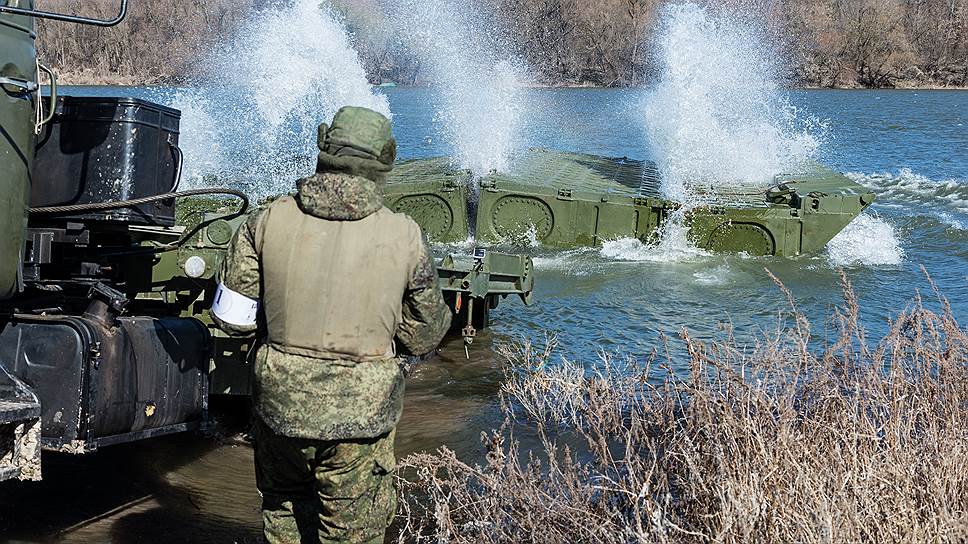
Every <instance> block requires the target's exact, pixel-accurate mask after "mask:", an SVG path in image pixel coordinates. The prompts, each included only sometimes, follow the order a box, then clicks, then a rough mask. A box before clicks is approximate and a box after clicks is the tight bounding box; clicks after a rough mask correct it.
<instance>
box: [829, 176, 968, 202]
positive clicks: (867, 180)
mask: <svg viewBox="0 0 968 544" xmlns="http://www.w3.org/2000/svg"><path fill="white" fill-rule="evenodd" d="M847 176H848V177H849V178H850V179H852V180H854V181H856V182H857V183H860V184H861V185H863V186H865V187H868V188H870V189H873V190H874V191H876V192H877V194H878V198H881V199H885V200H888V201H891V200H893V201H895V202H897V201H900V202H902V203H905V204H907V205H910V204H912V203H913V204H929V205H935V206H937V205H942V206H947V207H950V208H952V209H954V210H955V211H957V212H960V213H968V180H963V179H962V180H958V179H945V180H941V181H935V180H932V179H931V178H929V177H927V176H923V175H921V174H918V173H916V172H914V171H913V170H911V169H910V168H902V169H901V170H899V171H898V172H897V173H896V174H895V173H892V172H880V173H873V174H863V173H857V172H850V173H848V174H847Z"/></svg>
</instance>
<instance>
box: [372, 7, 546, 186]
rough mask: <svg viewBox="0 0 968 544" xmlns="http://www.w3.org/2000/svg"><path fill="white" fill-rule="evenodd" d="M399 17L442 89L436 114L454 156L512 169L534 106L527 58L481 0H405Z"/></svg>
mask: <svg viewBox="0 0 968 544" xmlns="http://www.w3.org/2000/svg"><path fill="white" fill-rule="evenodd" d="M394 4H395V5H394V7H393V8H392V13H391V16H392V17H391V20H392V22H393V24H395V25H397V26H398V27H399V33H400V34H401V35H402V36H404V37H405V40H406V45H407V46H408V47H409V48H410V49H411V50H412V51H413V52H414V53H415V54H416V55H417V56H418V57H419V58H420V60H421V67H422V68H425V69H426V75H427V77H428V78H429V79H430V80H431V83H432V85H433V89H434V94H435V96H436V108H437V115H436V117H435V118H436V120H437V121H438V122H439V123H440V125H441V127H440V128H441V129H442V132H443V134H444V135H445V137H446V138H447V140H448V141H449V143H450V144H451V146H452V147H453V149H454V156H453V159H454V162H455V164H456V165H457V166H459V167H461V168H466V169H468V170H470V171H471V172H472V173H473V174H474V175H475V176H476V177H479V176H483V175H486V174H488V173H490V172H491V171H498V172H504V171H507V170H508V169H509V168H510V166H511V161H512V159H513V156H514V154H515V153H516V152H518V151H520V150H521V149H522V148H523V145H524V144H523V139H522V131H523V129H524V128H525V121H526V120H527V117H528V113H529V111H530V105H529V100H528V93H527V89H526V86H527V85H528V83H529V81H530V78H529V75H528V70H527V69H526V68H525V65H524V63H523V62H522V61H521V60H520V59H518V58H516V57H514V56H513V55H511V54H510V53H508V51H510V50H511V48H510V47H509V46H508V45H507V44H503V43H501V40H500V38H499V37H497V36H496V32H495V31H494V28H493V24H492V23H489V22H487V21H486V19H485V16H484V14H483V13H481V12H480V8H479V4H477V3H473V2H470V0H449V1H440V0H399V1H398V2H395V3H394Z"/></svg>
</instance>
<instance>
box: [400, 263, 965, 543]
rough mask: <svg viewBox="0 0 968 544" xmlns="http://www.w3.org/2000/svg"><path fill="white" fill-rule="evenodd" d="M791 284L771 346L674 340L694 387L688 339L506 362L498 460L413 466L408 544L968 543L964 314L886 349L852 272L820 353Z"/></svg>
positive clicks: (407, 464)
mask: <svg viewBox="0 0 968 544" xmlns="http://www.w3.org/2000/svg"><path fill="white" fill-rule="evenodd" d="M774 280H775V281H776V282H777V285H778V287H779V290H780V291H781V293H782V294H783V295H785V296H786V297H787V299H788V303H789V306H788V309H789V311H790V315H789V317H787V318H786V319H785V320H781V322H780V323H779V326H778V327H777V328H776V329H775V331H774V332H771V333H766V334H765V335H764V337H763V338H762V339H761V340H760V342H758V343H757V344H756V346H755V347H753V348H750V347H748V346H744V345H740V344H738V343H737V342H736V340H735V339H733V337H732V334H731V331H730V330H727V331H725V332H724V333H723V335H722V337H721V339H720V340H715V341H702V340H699V339H697V338H695V337H693V336H692V335H691V334H689V333H688V332H687V331H686V330H683V331H682V332H681V334H680V338H679V339H678V341H675V340H671V339H670V340H669V341H668V342H671V343H681V344H683V345H684V346H685V347H686V348H687V351H688V359H689V360H688V366H689V368H690V369H691V371H690V372H689V374H688V375H681V374H678V375H677V374H671V373H669V372H668V369H669V368H676V367H681V366H683V364H682V361H675V360H672V359H674V358H675V356H671V355H669V354H668V353H669V352H668V343H667V344H666V345H665V346H662V345H657V346H656V347H655V350H654V351H653V352H652V355H651V356H649V357H646V358H643V359H631V358H630V359H626V360H618V359H614V358H612V357H610V356H608V355H604V354H603V355H602V356H601V359H600V360H599V361H598V362H597V363H585V364H582V363H579V362H571V361H567V360H564V361H557V360H555V359H556V357H555V355H554V342H553V341H552V342H550V343H549V345H548V346H547V347H545V348H542V347H541V346H531V345H525V346H521V347H517V348H510V349H506V350H505V354H506V358H507V360H508V363H509V367H508V370H507V371H506V381H505V382H504V383H503V384H502V386H501V401H502V406H503V407H504V410H505V416H506V418H505V423H504V425H503V426H502V427H501V428H500V429H498V430H494V431H491V433H489V434H485V435H482V439H483V442H484V447H485V449H486V450H487V455H486V462H485V463H484V464H479V463H477V462H476V461H471V462H468V461H465V460H463V459H461V458H460V456H458V455H456V454H455V453H454V452H452V451H450V450H448V449H447V448H442V449H440V450H438V451H437V452H433V453H421V454H416V455H413V456H410V457H409V458H407V459H405V460H404V461H403V463H402V464H403V467H404V470H403V473H402V474H403V477H404V482H405V485H404V497H405V499H406V500H404V501H401V504H402V505H403V510H402V512H401V516H402V518H403V519H402V520H400V526H401V527H402V531H403V533H404V534H403V537H402V538H401V541H402V542H473V543H494V544H497V543H504V542H520V543H535V544H537V543H565V542H594V543H603V544H604V543H615V544H618V543H625V542H633V541H634V542H670V543H693V542H728V543H732V542H736V543H739V542H802V543H817V544H819V543H825V542H861V541H863V542H885V543H887V542H891V543H893V542H914V543H921V542H923V543H928V542H932V543H933V542H939V541H950V542H963V541H965V539H966V538H968V472H965V471H964V470H963V467H964V466H965V463H968V449H966V448H965V443H964V438H965V436H966V433H968V425H966V422H968V332H966V331H965V330H964V329H962V328H961V327H960V325H959V324H958V322H957V320H956V319H955V316H954V315H953V314H952V313H951V310H950V307H949V306H948V305H947V301H945V300H944V299H943V298H942V297H941V296H940V295H938V296H937V297H936V304H935V307H934V308H933V309H932V308H928V307H926V306H925V305H924V303H923V302H922V300H921V298H920V297H918V299H917V300H916V301H914V302H913V303H912V304H911V305H910V306H908V307H907V308H906V309H905V310H903V311H901V312H900V314H899V315H897V316H896V318H895V319H894V322H893V325H892V327H891V331H890V332H889V334H888V335H887V336H886V337H884V338H883V339H882V340H881V341H880V342H871V341H870V339H869V338H868V337H867V335H866V333H865V330H864V328H863V327H862V326H861V325H860V321H859V319H858V315H859V306H858V301H857V298H856V296H855V293H854V291H853V288H852V287H851V286H850V283H849V281H848V279H847V277H846V276H843V277H842V285H843V288H844V299H843V303H842V305H841V306H840V307H839V308H837V309H836V310H835V311H834V313H833V315H832V316H831V317H830V322H832V323H835V324H836V325H835V326H836V328H837V329H838V330H839V335H837V336H835V337H834V338H832V339H830V340H820V339H819V337H820V336H823V335H822V334H817V335H816V336H814V335H813V334H812V333H811V330H812V329H811V323H810V322H809V321H808V320H807V319H806V317H805V316H804V315H803V314H801V313H799V312H798V311H797V309H796V308H797V306H796V302H795V301H794V298H793V295H792V293H790V292H789V291H788V290H787V289H786V288H785V287H783V285H782V284H780V283H779V280H776V278H774ZM935 295H937V293H935ZM932 298H934V297H932ZM528 436H537V437H538V439H539V441H540V447H538V448H534V449H528V448H524V447H522V446H521V444H520V440H521V439H522V437H528Z"/></svg>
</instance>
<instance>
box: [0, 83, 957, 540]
mask: <svg viewBox="0 0 968 544" xmlns="http://www.w3.org/2000/svg"><path fill="white" fill-rule="evenodd" d="M66 91H67V92H72V93H88V94H127V95H135V96H146V97H156V98H157V97H159V96H161V97H165V96H168V97H174V96H175V95H177V94H178V92H179V91H178V90H173V89H160V90H159V89H139V88H124V89H119V88H73V89H66ZM385 92H386V94H387V96H388V98H389V100H390V106H391V109H392V111H393V113H394V119H393V120H394V127H395V133H396V135H397V138H398V140H399V151H400V156H401V158H414V157H426V156H434V155H441V154H448V153H449V152H450V144H449V143H448V142H447V141H446V139H444V138H441V137H439V124H438V123H437V122H436V121H435V116H434V111H433V109H432V100H430V99H429V96H428V93H429V91H428V90H427V89H419V88H418V89H408V88H395V89H387V90H386V91H385ZM641 99H642V98H641V96H640V94H639V92H637V91H627V90H598V89H573V90H544V89H535V90H532V91H530V100H531V102H532V103H533V108H532V112H531V114H530V116H529V118H528V120H527V124H526V129H525V134H524V138H525V140H526V145H528V146H536V147H549V148H556V149H565V150H574V151H581V152H586V153H595V154H601V155H609V156H628V157H633V158H649V157H648V153H647V151H646V149H647V145H646V142H645V141H644V140H645V135H644V134H645V131H644V130H643V126H642V124H643V123H642V118H641V116H640V115H638V113H637V112H639V111H640V110H641V108H640V107H639V102H640V101H641ZM172 101H173V102H175V103H177V100H174V99H173V100H172ZM789 101H790V103H791V104H792V105H794V106H795V107H796V108H797V109H798V112H799V115H801V116H807V117H810V118H815V119H818V120H820V121H821V122H822V124H823V128H822V130H821V132H822V145H821V146H820V157H819V158H820V159H821V160H822V161H823V162H825V163H826V164H828V165H830V166H832V167H834V168H835V169H837V170H840V171H843V172H847V173H849V175H850V177H851V178H853V179H855V180H856V181H858V182H859V183H861V184H863V185H865V186H867V187H869V188H871V189H872V190H873V191H874V192H875V193H877V201H876V202H875V203H874V205H873V206H872V209H871V211H869V212H867V214H866V215H865V216H864V217H862V218H861V220H860V221H859V222H858V223H857V224H856V225H854V226H853V227H851V228H849V229H848V231H847V232H846V233H845V234H844V235H843V236H841V237H839V238H838V239H837V240H836V241H835V243H834V244H832V246H831V247H830V248H828V251H827V252H826V253H825V254H822V255H817V256H812V257H803V258H799V259H772V258H748V257H742V256H724V255H715V256H694V257H690V258H685V259H682V258H676V257H675V256H670V255H663V254H657V253H656V252H655V251H654V250H650V249H649V248H645V247H643V246H641V245H636V244H634V243H631V242H629V241H625V242H624V243H620V244H612V245H610V246H609V247H606V248H604V249H602V248H589V249H582V250H573V251H552V250H547V249H542V248H540V247H536V248H535V247H529V248H518V250H519V251H527V252H528V253H530V254H531V255H533V256H534V258H535V263H536V269H537V271H536V282H537V289H536V293H535V299H536V303H535V305H534V306H532V307H529V308H524V307H523V306H522V305H521V303H520V302H519V301H516V300H511V299H508V300H506V301H504V303H503V304H502V305H501V306H500V307H499V308H498V309H497V310H495V311H494V313H493V314H492V322H493V326H492V328H491V329H490V330H489V331H486V332H485V333H483V334H482V335H481V337H480V338H479V339H478V341H477V342H476V343H475V345H474V346H473V347H472V349H471V359H470V360H465V359H464V354H463V348H462V346H461V343H460V339H459V338H458V339H451V340H449V341H448V343H447V344H445V345H444V346H443V348H442V350H441V354H440V355H439V356H438V357H436V358H435V359H433V360H431V361H428V362H427V363H424V364H423V365H422V366H420V367H418V368H417V370H416V371H415V373H414V374H413V376H412V377H411V378H410V381H409V383H408V391H407V398H406V407H405V415H404V419H403V421H402V423H401V426H400V430H399V433H398V444H397V450H398V454H399V455H401V456H402V455H406V454H407V453H410V452H414V451H420V450H432V449H434V448H437V447H439V446H441V445H447V446H449V447H451V448H453V449H455V450H456V451H457V452H458V454H460V455H463V456H465V457H468V458H476V457H478V456H479V455H480V454H481V451H482V448H481V447H480V445H479V437H480V432H481V431H482V430H487V429H490V428H492V427H495V426H497V425H499V424H500V413H499V410H498V407H497V405H496V399H495V392H496V390H497V387H498V384H499V383H500V380H501V376H502V365H501V361H500V359H499V357H498V356H497V355H496V354H495V353H494V346H495V345H496V344H499V343H506V342H515V341H521V340H533V341H535V342H537V343H542V342H543V341H544V338H545V336H546V335H548V334H555V335H557V336H558V339H559V347H558V352H557V353H558V354H559V355H560V356H563V357H568V358H573V359H579V360H582V361H585V362H587V363H588V364H595V361H596V360H597V353H598V351H599V350H606V351H609V352H615V353H621V354H625V355H630V356H633V357H644V356H646V355H647V354H648V353H649V352H650V351H651V349H652V348H653V346H654V345H655V344H656V341H657V339H659V338H660V335H669V336H675V335H676V334H677V332H678V331H679V330H680V329H681V328H683V327H685V328H688V329H689V330H690V331H692V333H693V334H694V335H695V336H697V337H700V338H714V337H715V336H716V335H717V334H719V332H718V326H719V325H720V324H721V323H727V322H728V323H731V324H732V326H733V327H734V328H735V330H736V331H737V333H738V335H739V337H740V338H741V339H745V340H752V339H754V338H755V336H756V334H757V331H758V330H761V329H768V328H769V327H770V326H771V325H773V324H775V322H776V319H777V316H778V315H779V314H780V312H782V311H783V310H784V308H785V307H784V305H783V300H782V297H781V296H780V293H779V292H778V290H777V288H776V287H775V286H774V285H773V283H772V282H771V280H770V279H769V278H768V276H767V273H766V271H765V270H764V269H765V268H769V269H770V270H771V271H772V272H774V273H775V274H776V275H777V276H778V277H779V278H781V279H782V280H783V281H784V282H785V284H786V286H787V287H788V288H789V289H790V290H791V291H792V292H793V294H794V295H795V296H796V298H797V301H798V304H799V305H800V308H801V309H802V310H803V311H804V312H805V313H806V315H807V316H808V317H809V318H810V319H811V320H812V321H813V322H814V330H815V331H817V332H819V333H820V334H821V335H823V334H824V331H827V330H828V329H829V328H830V327H831V326H832V324H831V323H829V322H828V321H827V316H829V313H830V309H831V307H832V306H833V305H835V304H837V303H838V302H839V300H840V288H839V283H838V282H839V270H840V269H844V270H846V272H847V273H848V275H849V277H850V279H851V281H852V282H853V284H854V287H855V288H856V291H857V295H858V297H859V299H860V302H861V308H862V309H861V313H862V320H863V323H864V325H865V327H866V328H867V329H868V331H869V333H870V334H871V335H873V336H878V335H879V334H881V333H883V332H884V331H885V330H886V327H887V323H888V319H890V317H891V316H892V315H894V314H896V313H897V312H898V311H900V310H901V309H903V307H904V305H905V303H906V301H908V300H910V299H911V298H912V297H913V296H914V295H915V294H916V293H917V291H918V290H921V291H922V292H930V291H929V290H930V286H929V282H928V281H927V279H926V277H925V274H924V272H922V270H921V267H922V266H924V267H925V269H926V270H927V272H928V273H929V274H930V275H931V277H932V278H933V280H934V281H935V282H936V283H937V285H938V286H939V288H940V289H941V291H942V293H943V294H944V295H945V296H946V297H948V299H949V300H950V301H951V304H952V308H953V310H954V312H955V314H956V316H958V317H960V318H962V320H964V318H965V317H968V91H830V90H816V91H814V90H797V91H790V92H789ZM190 113H191V111H189V110H188V109H187V108H186V112H185V118H184V119H183V124H182V127H183V135H182V136H183V139H184V138H191V135H190V132H191V130H193V127H198V126H200V123H199V121H198V120H193V119H190V118H189V114H190ZM319 121H322V119H320V120H319ZM221 128H223V127H221V126H219V125H216V126H211V125H209V126H208V129H209V130H211V129H214V130H215V131H218V130H220V129H221ZM226 130H228V128H226ZM260 136H261V135H260ZM255 137H256V135H253V138H255ZM183 141H184V140H183ZM198 141H199V139H198V138H196V139H195V140H194V142H195V144H194V147H193V148H192V149H189V150H188V151H189V153H188V157H189V161H191V160H194V161H195V164H194V165H193V164H191V163H190V164H187V168H188V169H189V171H192V169H193V168H194V169H195V170H194V171H195V172H196V174H198V175H200V176H201V175H205V174H206V173H208V174H211V175H216V176H217V177H220V178H221V180H231V179H232V175H231V174H228V173H225V172H205V171H204V169H205V168H214V166H213V165H216V166H218V163H219V161H212V160H210V159H212V156H208V151H206V149H207V148H206V147H205V146H204V145H202V144H198ZM292 145H293V147H295V148H297V150H295V151H293V153H292V157H295V160H290V159H291V158H292V157H280V162H281V163H285V164H286V165H287V168H288V169H289V170H287V171H282V172H280V171H279V169H278V168H276V170H275V171H274V173H273V175H274V176H276V179H275V180H274V181H273V182H272V183H273V185H272V187H273V188H274V189H275V190H286V187H285V181H279V180H280V179H281V180H285V179H292V180H294V179H296V178H297V177H300V176H302V175H305V174H307V173H308V171H307V169H311V166H312V161H311V157H310V156H309V155H308V153H307V152H306V149H307V148H308V149H310V150H311V148H312V145H313V142H308V145H302V144H299V145H297V144H295V143H293V144H292ZM226 151H227V150H226V149H225V148H224V147H223V148H222V149H221V153H222V155H223V156H227V157H232V158H233V159H234V160H238V157H239V155H238V154H237V153H235V152H231V153H226ZM242 151H244V148H242V149H241V151H239V152H242ZM212 153H213V154H214V151H213V152H212ZM260 160H264V159H260ZM222 162H223V164H222V166H224V161H222ZM246 166H247V165H244V164H242V165H239V167H241V168H245V167H246ZM221 180H220V181H221ZM439 249H441V250H442V251H443V250H447V249H452V248H439ZM680 370H681V369H680ZM251 457H252V455H251V449H250V448H249V447H248V446H247V445H246V444H245V443H244V441H242V440H239V439H238V438H235V437H229V438H224V439H220V438H217V437H216V438H211V437H199V436H175V437H168V438H161V439H156V440H152V441H149V442H145V443H140V444H133V445H125V446H117V447H114V448H107V449H105V450H104V451H102V452H100V453H98V454H96V455H92V456H88V457H82V458H71V457H59V456H54V455H49V456H48V457H47V458H46V459H45V468H44V470H45V481H44V482H42V483H39V484H37V483H33V484H20V483H15V484H5V488H4V490H3V492H2V494H0V496H2V499H0V505H2V510H0V512H2V514H0V535H2V536H0V541H4V540H7V541H28V542H33V541H46V540H51V539H56V540H60V541H64V542H100V541H108V540H113V541H118V542H133V541H139V542H182V541H184V542H188V541H191V542H205V541H212V542H229V541H239V542H246V541H257V540H258V538H259V528H260V519H259V513H258V507H259V498H258V494H257V492H256V490H255V485H254V481H253V469H252V460H251Z"/></svg>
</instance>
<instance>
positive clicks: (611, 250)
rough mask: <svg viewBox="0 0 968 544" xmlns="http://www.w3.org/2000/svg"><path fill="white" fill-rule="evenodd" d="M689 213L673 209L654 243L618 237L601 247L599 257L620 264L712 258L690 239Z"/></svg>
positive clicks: (682, 209)
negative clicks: (685, 218)
mask: <svg viewBox="0 0 968 544" xmlns="http://www.w3.org/2000/svg"><path fill="white" fill-rule="evenodd" d="M687 211H688V210H687V209H685V208H681V209H679V210H676V211H675V212H674V213H673V214H672V216H671V217H669V220H668V221H666V222H665V223H664V224H663V225H662V227H661V228H660V230H659V238H658V240H657V241H656V242H654V243H644V242H642V241H641V240H639V239H638V238H619V239H618V240H611V241H608V242H605V243H604V244H602V249H601V256H602V257H605V258H606V259H615V260H621V261H646V262H662V263H665V262H675V263H681V262H690V261H696V260H701V259H703V258H705V257H709V256H710V255H712V254H711V253H709V252H708V251H705V250H702V249H699V248H698V247H696V246H695V244H693V243H692V241H691V240H690V239H689V227H688V226H686V222H685V220H684V217H683V216H684V215H685V214H686V212H687Z"/></svg>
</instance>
